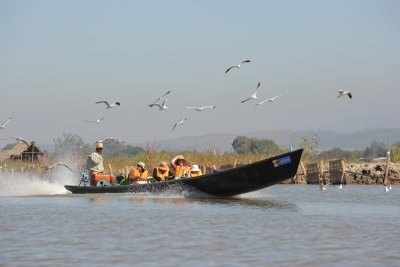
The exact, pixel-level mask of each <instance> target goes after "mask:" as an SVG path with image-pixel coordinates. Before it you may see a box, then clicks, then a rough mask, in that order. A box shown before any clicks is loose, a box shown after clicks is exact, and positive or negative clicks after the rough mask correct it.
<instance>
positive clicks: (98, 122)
mask: <svg viewBox="0 0 400 267" xmlns="http://www.w3.org/2000/svg"><path fill="white" fill-rule="evenodd" d="M104 119H105V117H102V118H100V119H97V120H87V122H96V123H97V124H100V123H101V121H102V120H104Z"/></svg>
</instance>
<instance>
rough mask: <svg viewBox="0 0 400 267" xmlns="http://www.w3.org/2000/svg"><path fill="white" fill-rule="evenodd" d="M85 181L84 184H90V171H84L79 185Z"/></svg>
mask: <svg viewBox="0 0 400 267" xmlns="http://www.w3.org/2000/svg"><path fill="white" fill-rule="evenodd" d="M82 182H83V186H87V185H88V184H89V182H90V181H89V172H88V171H82V178H81V181H80V182H79V186H80V185H81V183H82Z"/></svg>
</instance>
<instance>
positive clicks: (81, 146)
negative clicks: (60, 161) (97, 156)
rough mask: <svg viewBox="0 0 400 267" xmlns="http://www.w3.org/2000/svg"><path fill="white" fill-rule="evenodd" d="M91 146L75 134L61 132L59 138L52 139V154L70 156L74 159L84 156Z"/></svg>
mask: <svg viewBox="0 0 400 267" xmlns="http://www.w3.org/2000/svg"><path fill="white" fill-rule="evenodd" d="M91 151H92V146H91V145H89V144H87V143H85V142H84V141H83V139H82V137H80V136H78V135H77V134H72V133H68V134H66V133H63V136H62V137H61V138H57V139H54V155H55V156H56V157H64V156H72V157H74V158H75V159H78V158H82V157H86V156H87V155H88V154H89V153H90V152H91Z"/></svg>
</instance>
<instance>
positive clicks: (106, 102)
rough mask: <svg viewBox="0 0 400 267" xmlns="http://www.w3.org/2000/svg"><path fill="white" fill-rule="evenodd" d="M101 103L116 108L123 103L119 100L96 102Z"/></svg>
mask: <svg viewBox="0 0 400 267" xmlns="http://www.w3.org/2000/svg"><path fill="white" fill-rule="evenodd" d="M100 103H104V104H106V106H107V109H109V108H115V107H116V106H119V105H121V103H119V102H118V101H114V102H110V101H98V102H96V103H95V104H100Z"/></svg>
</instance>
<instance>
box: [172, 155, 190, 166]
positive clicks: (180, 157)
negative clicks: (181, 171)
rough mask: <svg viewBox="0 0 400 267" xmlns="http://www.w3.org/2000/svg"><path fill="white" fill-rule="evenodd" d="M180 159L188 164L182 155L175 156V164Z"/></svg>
mask: <svg viewBox="0 0 400 267" xmlns="http://www.w3.org/2000/svg"><path fill="white" fill-rule="evenodd" d="M180 159H181V160H183V161H184V163H185V165H189V161H187V160H186V159H185V158H184V157H183V156H182V155H179V156H177V157H176V160H175V164H176V162H177V161H178V160H180Z"/></svg>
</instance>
